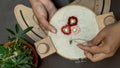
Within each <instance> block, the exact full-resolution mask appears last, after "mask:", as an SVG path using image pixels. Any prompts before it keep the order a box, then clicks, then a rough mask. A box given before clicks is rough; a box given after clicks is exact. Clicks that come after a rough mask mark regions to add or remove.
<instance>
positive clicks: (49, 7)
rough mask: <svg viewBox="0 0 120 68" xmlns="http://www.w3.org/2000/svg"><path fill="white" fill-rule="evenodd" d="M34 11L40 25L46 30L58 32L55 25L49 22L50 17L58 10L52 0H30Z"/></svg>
mask: <svg viewBox="0 0 120 68" xmlns="http://www.w3.org/2000/svg"><path fill="white" fill-rule="evenodd" d="M30 3H31V5H32V8H33V11H34V13H35V15H36V16H37V18H38V20H39V25H40V27H41V28H42V29H43V30H44V31H46V30H48V31H51V32H53V33H56V29H55V27H54V26H52V25H50V24H49V20H50V18H51V17H52V16H53V14H54V13H55V11H56V10H57V9H56V8H55V6H54V4H53V3H52V2H51V0H30Z"/></svg>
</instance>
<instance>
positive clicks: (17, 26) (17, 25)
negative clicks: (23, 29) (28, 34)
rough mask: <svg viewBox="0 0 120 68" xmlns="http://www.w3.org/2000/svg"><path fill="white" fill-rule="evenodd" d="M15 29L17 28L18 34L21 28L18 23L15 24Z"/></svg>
mask: <svg viewBox="0 0 120 68" xmlns="http://www.w3.org/2000/svg"><path fill="white" fill-rule="evenodd" d="M15 30H16V33H17V34H18V33H19V30H20V26H19V24H16V25H15Z"/></svg>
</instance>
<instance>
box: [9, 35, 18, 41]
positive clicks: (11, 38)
mask: <svg viewBox="0 0 120 68" xmlns="http://www.w3.org/2000/svg"><path fill="white" fill-rule="evenodd" d="M15 39H16V38H15V37H10V36H9V37H8V40H9V42H12V41H13V40H15Z"/></svg>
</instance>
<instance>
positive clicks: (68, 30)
mask: <svg viewBox="0 0 120 68" xmlns="http://www.w3.org/2000/svg"><path fill="white" fill-rule="evenodd" d="M61 31H62V32H63V34H65V35H69V34H71V28H70V26H69V25H65V26H63V27H62V28H61Z"/></svg>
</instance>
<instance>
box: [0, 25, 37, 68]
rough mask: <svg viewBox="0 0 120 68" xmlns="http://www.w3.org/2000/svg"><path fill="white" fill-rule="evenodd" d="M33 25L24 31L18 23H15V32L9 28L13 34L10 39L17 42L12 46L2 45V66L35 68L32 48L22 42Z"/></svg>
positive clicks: (4, 67)
mask: <svg viewBox="0 0 120 68" xmlns="http://www.w3.org/2000/svg"><path fill="white" fill-rule="evenodd" d="M32 28H33V27H28V28H27V29H25V30H24V31H20V27H19V25H18V24H16V25H15V32H14V31H13V30H11V29H8V28H7V31H8V32H9V33H10V34H12V36H11V37H10V36H9V37H8V40H9V41H10V42H12V41H13V40H15V43H14V44H12V45H11V46H7V47H3V45H2V44H1V45H0V68H35V66H34V64H33V55H31V51H32V50H31V49H29V48H27V46H26V45H25V44H23V43H21V40H23V39H24V37H23V35H24V34H26V33H27V32H29V31H30V30H32Z"/></svg>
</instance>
